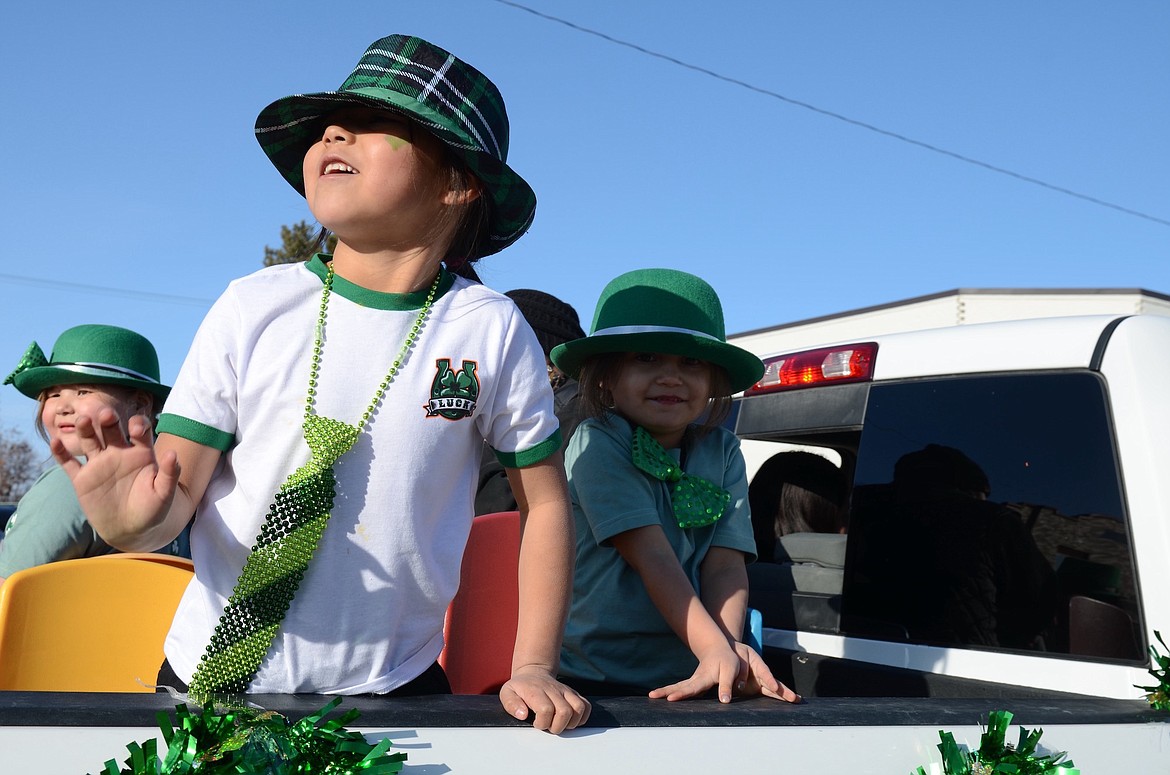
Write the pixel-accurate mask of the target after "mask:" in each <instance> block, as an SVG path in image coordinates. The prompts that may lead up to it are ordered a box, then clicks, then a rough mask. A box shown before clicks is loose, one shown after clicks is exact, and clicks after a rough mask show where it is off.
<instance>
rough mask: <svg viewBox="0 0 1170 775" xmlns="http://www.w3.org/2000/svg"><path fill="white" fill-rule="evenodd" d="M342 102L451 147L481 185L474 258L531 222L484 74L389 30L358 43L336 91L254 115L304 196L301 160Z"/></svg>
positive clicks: (504, 123) (268, 146)
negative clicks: (480, 238) (406, 122)
mask: <svg viewBox="0 0 1170 775" xmlns="http://www.w3.org/2000/svg"><path fill="white" fill-rule="evenodd" d="M347 105H365V106H366V107H371V108H378V109H381V110H389V111H392V112H394V113H397V114H399V115H402V116H405V117H406V118H408V119H410V120H411V121H414V122H416V123H417V124H419V125H420V126H422V127H423V128H425V129H426V130H427V131H429V132H430V133H431V134H433V135H434V136H435V137H437V138H439V140H441V141H442V142H443V143H444V144H446V146H447V147H448V148H449V149H451V152H452V153H454V154H455V156H456V157H457V158H459V159H460V160H461V161H462V162H463V163H464V164H466V165H467V167H468V169H470V170H471V172H472V173H473V174H474V175H475V176H476V177H477V178H479V181H480V183H482V184H483V187H484V193H485V194H486V196H487V202H488V204H489V208H488V209H489V215H488V230H489V237H488V239H487V241H486V243H485V244H484V245H483V246H482V247H481V249H480V250H479V252H478V254H477V255H474V256H468V258H479V257H481V256H486V255H491V254H492V253H496V252H498V251H500V250H503V249H504V248H506V247H507V246H508V245H511V244H512V243H513V242H515V241H516V240H517V239H519V238H520V237H521V235H523V234H524V232H526V231H527V230H528V227H529V226H531V225H532V218H533V216H534V215H535V214H536V194H534V193H533V191H532V187H531V186H529V185H528V183H526V182H525V181H524V179H523V178H521V177H520V176H519V175H517V174H516V173H515V172H514V171H513V170H512V168H511V167H509V166H508V164H507V159H508V113H507V111H506V110H505V108H504V98H503V97H502V96H500V92H499V90H498V89H497V88H496V87H495V84H493V83H492V82H491V81H490V80H488V78H487V76H486V75H484V74H483V73H481V72H480V71H479V70H476V69H475V68H474V67H472V66H471V65H469V64H467V63H466V62H463V61H462V60H460V59H458V58H457V57H456V56H455V55H453V54H450V53H448V52H447V51H444V50H443V49H441V48H439V47H438V46H436V45H434V44H432V43H428V42H427V41H425V40H422V39H421V38H415V37H411V36H408V35H390V36H388V37H385V38H382V39H381V40H377V41H375V42H374V43H372V44H371V45H370V47H369V48H368V49H366V53H365V54H364V55H362V58H361V60H360V61H359V62H358V63H357V67H355V68H354V71H353V73H351V74H350V76H349V77H348V78H346V79H345V82H344V83H343V84H341V87H340V88H339V89H337V91H327V92H317V93H314V94H294V95H292V96H291V97H285V98H283V99H279V100H277V101H276V102H274V103H272V104H271V105H269V106H268V107H266V108H264V110H262V111H261V112H260V116H259V117H258V118H257V119H256V139H257V140H258V141H259V142H260V147H261V148H263V149H264V153H266V154H268V158H269V159H270V160H271V161H272V163H273V165H275V166H276V169H277V170H278V171H279V172H280V174H281V175H283V176H284V179H285V180H287V181H288V182H289V183H290V184H291V185H292V187H293V188H295V189H296V190H297V191H298V192H300V194H301V196H304V194H305V181H304V173H303V171H302V167H301V163H302V162H303V161H304V159H305V152H306V151H308V150H309V147H310V146H311V145H312V144H313V143H315V142H317V141H318V140H320V139H321V132H322V130H323V129H324V126H323V124H322V121H323V120H324V119H325V117H326V116H327V115H328V114H329V113H331V112H333V111H335V110H337V109H338V108H342V107H345V106H347Z"/></svg>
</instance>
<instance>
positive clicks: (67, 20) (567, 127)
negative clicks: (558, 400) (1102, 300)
mask: <svg viewBox="0 0 1170 775" xmlns="http://www.w3.org/2000/svg"><path fill="white" fill-rule="evenodd" d="M526 5H528V7H530V8H532V9H534V10H536V11H539V12H541V13H544V14H549V15H553V16H556V17H560V18H562V19H564V20H567V21H570V22H572V23H574V24H576V25H578V26H580V27H584V28H589V29H592V30H596V31H599V32H602V33H604V34H606V35H608V36H610V37H611V38H615V39H618V40H622V41H626V42H629V43H633V44H636V45H638V46H640V47H642V48H644V49H647V50H650V51H653V52H657V53H659V54H662V55H664V56H667V57H672V58H674V59H676V60H679V61H681V62H685V63H687V64H689V65H692V66H693V67H694V68H700V69H704V70H708V71H712V72H715V73H717V74H719V75H722V76H724V78H726V79H731V80H733V81H739V82H742V83H745V84H748V85H750V86H751V87H754V88H745V86H743V85H738V84H736V83H732V82H730V81H729V80H724V79H719V78H715V77H712V76H711V75H709V74H705V73H702V72H699V71H697V70H695V69H691V68H687V67H683V66H680V65H679V64H677V63H672V62H669V61H666V60H664V59H662V58H658V57H654V56H650V55H648V54H646V53H643V52H639V51H636V50H634V49H632V48H630V47H627V46H622V45H618V44H616V43H614V42H612V41H608V40H605V39H603V38H601V37H598V36H596V35H591V34H588V33H585V32H582V31H580V30H578V29H573V28H571V27H569V26H566V25H565V24H561V23H558V22H555V21H550V20H548V19H544V18H541V17H540V16H537V15H535V14H533V13H530V12H528V11H525V10H522V9H519V8H516V7H514V6H512V5H509V4H505V3H502V2H499V1H498V0H448V1H447V2H431V3H413V4H401V3H394V4H391V3H387V2H384V0H382V1H379V2H372V1H369V0H350V1H349V2H346V3H341V4H336V5H329V4H322V3H309V2H302V0H282V1H281V2H264V1H257V2H247V3H238V2H233V3H228V2H220V1H219V0H210V1H206V2H201V3H183V4H173V3H159V2H149V3H147V2H136V1H130V2H120V3H117V4H102V3H80V2H55V1H54V0H44V1H43V2H38V3H8V4H6V5H5V6H4V9H3V10H0V28H2V29H4V31H5V35H4V38H5V40H4V44H3V46H0V105H2V106H3V111H4V116H5V120H4V121H2V122H0V143H2V147H3V148H4V149H5V165H4V166H5V171H4V173H3V174H0V227H2V228H3V233H4V234H5V235H6V237H7V239H8V244H9V258H8V261H6V262H5V264H4V266H3V267H2V268H0V287H2V288H3V290H4V294H3V298H4V302H3V308H2V311H0V320H2V322H3V328H2V330H3V332H4V334H3V339H2V340H0V345H2V346H0V362H5V361H4V359H7V361H6V362H7V363H9V364H12V365H15V362H16V360H17V358H18V357H19V356H20V354H21V353H22V352H23V350H24V348H25V346H26V345H27V344H28V343H29V342H30V341H32V340H34V339H35V340H37V341H38V342H40V343H41V345H42V346H43V347H44V348H45V350H46V351H48V350H49V348H50V347H51V345H52V343H53V341H54V339H55V338H56V336H57V334H59V333H60V332H61V331H62V330H64V329H65V328H68V327H69V326H72V325H77V324H80V323H94V322H99V323H111V324H115V325H123V326H127V327H129V328H133V329H135V330H138V331H141V332H142V333H144V334H146V335H147V336H149V337H150V338H151V339H152V340H153V341H154V342H155V343H156V345H157V346H158V349H159V351H160V356H161V360H162V370H163V377H164V381H170V380H173V379H174V376H175V375H176V373H177V372H178V368H179V365H180V364H181V362H182V358H183V356H184V354H185V353H186V348H187V345H188V344H189V342H190V339H191V337H192V335H193V333H194V331H195V329H196V327H197V326H198V324H199V321H200V319H201V318H202V316H203V314H204V312H205V311H206V309H207V307H208V306H209V304H210V302H211V301H212V300H213V299H214V298H215V297H216V296H217V295H218V294H219V293H220V291H221V290H222V289H223V287H224V286H225V285H226V284H227V283H228V282H229V281H230V280H231V279H233V278H235V277H238V276H241V275H244V274H247V273H249V272H252V271H255V270H256V269H258V268H260V266H261V264H262V259H263V252H264V246H265V245H277V244H279V230H280V226H281V225H283V224H288V223H292V222H295V221H299V220H301V219H307V218H311V216H310V215H309V214H308V211H307V209H306V207H305V205H304V200H303V199H301V198H300V197H298V196H297V195H296V193H295V192H294V191H293V190H292V189H291V188H290V187H289V186H288V185H287V184H286V183H284V181H283V180H282V179H281V178H280V177H279V176H278V175H277V173H276V172H275V171H274V170H273V169H272V167H271V166H270V165H269V163H268V161H267V159H266V158H265V157H264V155H263V154H262V153H261V151H260V149H259V146H258V145H257V143H256V141H255V140H254V138H253V135H252V126H253V122H254V120H255V117H256V114H257V113H258V112H259V110H260V109H261V108H262V107H263V106H265V105H266V104H268V103H269V102H271V101H272V100H274V99H277V98H279V97H283V96H286V95H288V94H291V93H294V92H303V91H318V90H325V89H331V88H335V87H336V86H338V85H339V84H340V83H341V81H342V80H344V78H345V77H346V75H348V73H349V71H350V69H351V68H352V67H353V65H354V64H355V63H356V62H357V59H358V58H359V57H360V55H361V53H362V52H363V51H364V50H365V47H366V46H367V45H368V44H369V43H370V42H372V41H373V40H374V39H376V38H378V37H381V36H382V35H385V34H390V33H394V32H402V33H410V34H416V35H420V36H422V37H424V38H427V39H430V40H432V41H434V42H435V43H438V44H439V45H441V46H443V47H445V48H447V49H449V50H451V51H452V52H454V53H456V54H457V55H459V56H460V57H462V58H464V59H466V60H467V61H469V62H471V63H472V64H474V65H475V66H477V67H478V68H480V69H481V70H483V71H484V72H485V73H487V74H488V75H489V76H490V77H491V78H492V79H493V80H495V81H496V83H497V84H498V85H499V86H500V88H501V91H502V92H503V94H504V97H505V99H506V100H507V103H508V109H509V114H510V116H511V119H512V148H511V154H510V157H509V161H510V163H511V164H512V166H513V167H514V168H515V169H516V170H517V171H519V172H520V174H522V175H523V176H524V177H525V178H526V179H527V180H528V181H529V182H530V183H531V184H532V186H533V188H534V189H535V190H536V192H537V196H538V198H539V206H538V211H537V217H536V221H535V224H534V226H533V228H532V230H531V232H530V233H529V234H528V235H526V236H525V237H524V238H523V239H521V240H520V241H519V242H518V243H517V244H516V245H514V246H513V247H511V248H509V249H507V250H506V251H504V252H503V253H502V254H500V255H498V256H493V257H491V258H489V259H486V260H485V261H484V262H483V263H482V264H481V265H480V271H481V275H482V276H483V278H484V280H485V282H487V283H488V284H489V285H492V286H493V287H496V288H499V289H500V290H509V289H512V288H517V287H530V288H539V289H542V290H546V291H549V292H551V293H554V294H556V295H558V296H560V297H562V298H564V299H565V300H567V301H569V302H570V303H572V304H573V305H574V306H575V307H576V308H577V309H578V311H579V312H580V314H581V317H582V318H583V321H584V322H585V325H586V327H588V321H589V319H591V317H592V313H593V305H594V303H595V302H596V299H597V296H598V294H599V292H600V290H601V288H602V287H603V286H604V285H605V283H606V282H607V281H608V280H610V279H611V278H612V277H614V276H616V275H617V274H620V273H621V272H624V271H627V270H629V269H634V268H638V267H645V266H672V267H676V268H679V269H684V270H687V271H691V272H694V273H696V274H698V275H701V276H703V277H704V278H706V279H707V280H709V281H710V282H711V283H712V285H714V286H715V288H716V290H717V291H718V292H719V294H720V296H721V297H722V299H723V303H724V307H725V311H726V317H727V328H728V331H729V332H731V333H734V332H741V331H746V330H751V329H755V328H762V327H766V326H770V325H776V324H780V323H785V322H791V321H795V320H801V319H805V318H809V317H814V316H818V315H825V314H831V313H834V312H840V311H843V310H847V309H854V308H857V307H863V306H868V305H871V304H881V303H885V302H890V301H895V300H898V299H903V298H907V297H911V296H918V295H922V294H928V293H935V292H939V291H945V290H950V289H953V288H959V287H997V288H1000V287H1046V288H1053V287H1060V288H1080V287H1087V288H1103V287H1110V288H1120V287H1129V288H1132V287H1140V288H1146V289H1149V290H1154V291H1160V292H1163V293H1166V292H1170V223H1167V222H1168V221H1170V143H1168V142H1167V138H1168V137H1170V45H1167V40H1170V4H1167V3H1165V2H1162V0H1130V1H1129V2H1122V3H1110V4H1103V3H1097V2H1088V1H1087V0H1065V1H1061V2H1057V0H1039V1H1036V2H1027V3H1020V2H1008V1H1007V0H988V2H982V3H939V2H926V1H925V0H922V1H920V2H908V1H906V2H899V1H891V2H883V3H873V2H865V1H864V0H852V1H851V2H826V1H824V0H817V1H814V0H802V2H788V1H787V0H777V2H771V3H760V2H758V0H724V1H723V2H720V3H718V4H711V3H700V2H694V1H693V0H669V1H668V0H641V1H640V2H633V3H631V2H629V0H592V1H591V2H589V3H583V2H581V3H568V2H550V0H527V1H526ZM800 103H803V105H805V106H812V107H813V108H816V109H817V110H812V109H809V107H804V106H802V105H801V104H800ZM818 111H826V112H827V113H829V114H836V116H839V117H844V118H847V119H850V120H851V121H852V122H860V123H861V124H866V125H869V126H870V127H875V128H878V129H880V130H883V131H884V132H888V133H892V134H894V135H900V136H902V137H906V138H910V139H912V140H915V141H917V142H919V143H925V144H927V145H930V146H934V147H936V148H940V149H944V150H945V151H948V152H950V153H952V154H958V155H959V156H963V157H967V158H969V159H974V160H977V161H979V162H982V163H983V164H985V165H990V166H992V167H997V168H1001V169H1003V170H1008V171H1010V172H1013V173H1015V174H1016V175H1021V176H1024V177H1028V178H1034V179H1037V180H1040V181H1043V182H1044V183H1046V184H1048V185H1049V186H1054V187H1057V188H1063V189H1067V190H1070V191H1074V192H1077V193H1079V194H1083V195H1085V196H1088V197H1092V198H1094V199H1097V200H1101V201H1103V202H1106V203H1110V204H1113V205H1117V206H1119V207H1122V208H1126V209H1128V210H1133V211H1136V212H1137V213H1140V215H1134V214H1131V213H1126V212H1122V211H1120V210H1118V209H1114V208H1112V207H1108V206H1105V205H1102V204H1096V203H1093V202H1090V201H1086V200H1085V199H1082V198H1078V197H1074V196H1070V195H1068V194H1065V193H1061V192H1058V191H1055V190H1053V189H1052V188H1047V187H1044V186H1040V185H1036V184H1034V183H1029V182H1026V181H1023V180H1021V179H1019V178H1017V177H1013V176H1010V175H1007V174H1003V173H1001V172H996V171H993V170H991V169H988V167H986V166H980V165H978V164H973V163H970V162H966V161H962V160H959V159H956V158H955V157H954V156H950V155H945V154H942V153H938V152H934V151H930V150H928V149H925V148H923V147H922V146H921V145H916V144H912V143H909V142H906V141H904V140H900V139H897V138H895V137H892V136H890V135H889V134H883V133H881V132H878V131H874V130H873V129H869V128H866V127H863V126H859V125H858V124H857V123H851V122H850V121H845V120H842V118H839V117H834V116H833V115H827V114H826V113H825V112H818ZM1143 216H1146V217H1143ZM106 289H112V290H106ZM8 368H10V366H4V367H3V368H2V369H0V370H2V371H4V373H7V370H8ZM32 410H33V406H32V403H31V402H30V401H28V400H27V399H25V398H24V397H23V396H21V395H20V394H18V393H17V392H16V391H15V390H14V389H13V388H11V387H5V388H3V389H0V426H3V427H8V428H16V429H17V430H18V431H20V432H24V433H28V434H29V435H30V436H31V415H32ZM37 443H38V444H39V442H37Z"/></svg>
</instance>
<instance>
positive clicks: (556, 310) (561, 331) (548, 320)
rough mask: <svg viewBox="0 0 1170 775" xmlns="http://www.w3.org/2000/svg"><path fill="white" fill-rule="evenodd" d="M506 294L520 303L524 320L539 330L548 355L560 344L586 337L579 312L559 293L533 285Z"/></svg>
mask: <svg viewBox="0 0 1170 775" xmlns="http://www.w3.org/2000/svg"><path fill="white" fill-rule="evenodd" d="M505 295H506V296H507V297H508V298H510V299H511V300H512V301H514V302H516V306H517V307H519V308H520V312H522V313H523V314H524V319H525V320H527V321H528V325H530V326H532V330H533V331H535V332H536V338H537V339H538V340H539V341H540V347H541V349H542V350H544V355H545V357H546V358H547V357H548V354H549V352H550V351H551V350H552V348H554V347H556V346H557V345H558V344H562V343H563V342H568V341H570V340H573V339H580V338H582V337H584V336H585V332H584V331H582V330H581V320H580V318H578V317H577V311H576V310H575V309H573V308H572V307H571V306H569V305H568V304H566V303H565V302H563V301H561V300H560V299H558V298H557V297H556V296H553V295H551V294H548V293H545V292H544V291H534V290H532V289H530V288H517V289H516V290H514V291H508V292H507V293H506V294H505Z"/></svg>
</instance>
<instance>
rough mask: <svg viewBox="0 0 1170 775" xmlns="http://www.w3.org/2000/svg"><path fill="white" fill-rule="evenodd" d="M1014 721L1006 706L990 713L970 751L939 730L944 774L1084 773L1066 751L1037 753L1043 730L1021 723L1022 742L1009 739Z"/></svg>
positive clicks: (923, 773) (924, 774)
mask: <svg viewBox="0 0 1170 775" xmlns="http://www.w3.org/2000/svg"><path fill="white" fill-rule="evenodd" d="M1011 723H1012V714H1011V713H1009V712H1008V711H1006V710H996V711H992V712H991V713H989V714H987V728H986V729H985V730H984V732H983V737H982V738H981V739H980V741H979V750H977V751H968V750H967V749H966V747H964V746H960V745H959V744H958V743H956V742H955V736H954V735H953V734H951V733H950V732H946V731H943V730H939V733H938V735H939V737H940V738H941V739H942V742H941V743H939V745H938V750H939V753H941V754H942V760H943V765H942V773H943V775H997V774H998V773H1005V775H1006V773H1012V774H1013V775H1080V772H1081V771H1080V770H1079V769H1077V768H1076V767H1075V766H1074V765H1073V763H1072V761H1071V760H1069V759H1066V758H1065V757H1066V756H1067V754H1065V753H1064V752H1063V751H1062V752H1060V753H1057V754H1053V755H1051V756H1039V755H1037V753H1036V745H1037V744H1038V743H1039V742H1040V735H1042V734H1043V730H1040V729H1037V730H1034V731H1029V730H1028V729H1027V728H1025V727H1020V739H1019V742H1017V743H1016V744H1015V745H1014V746H1012V745H1010V744H1009V743H1007V742H1006V739H1007V731H1008V726H1009V725H1010V724H1011ZM932 773H933V774H935V775H937V773H938V769H937V767H932V769H931V770H930V771H928V770H927V769H926V768H925V767H919V768H918V769H916V770H914V772H912V773H911V775H932Z"/></svg>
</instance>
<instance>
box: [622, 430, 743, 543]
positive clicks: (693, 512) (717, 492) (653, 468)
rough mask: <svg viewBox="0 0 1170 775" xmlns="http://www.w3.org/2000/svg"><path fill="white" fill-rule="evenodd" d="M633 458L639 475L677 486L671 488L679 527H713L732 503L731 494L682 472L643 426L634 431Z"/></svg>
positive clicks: (672, 506) (673, 508)
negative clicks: (646, 475) (643, 474)
mask: <svg viewBox="0 0 1170 775" xmlns="http://www.w3.org/2000/svg"><path fill="white" fill-rule="evenodd" d="M630 457H631V459H632V460H633V462H634V466H635V467H636V468H637V469H638V470H639V471H642V472H643V473H646V474H649V475H650V476H652V477H654V478H655V479H657V480H659V481H661V482H669V483H671V484H673V485H674V486H673V487H671V488H670V507H671V509H672V510H673V511H674V518H675V519H676V520H677V521H678V526H679V527H682V528H688V527H703V526H705V525H711V524H714V523H715V521H716V520H718V519H719V518H720V517H722V516H723V512H724V510H726V508H727V504H728V503H730V502H731V493H729V492H727V490H724V489H723V488H721V487H716V486H715V485H714V484H712V483H711V482H709V481H707V480H706V479H704V478H703V477H701V476H695V475H694V474H688V473H686V472H685V471H683V470H682V466H680V465H679V464H678V461H676V460H675V459H674V458H673V457H671V456H670V453H668V452H667V451H666V450H665V449H663V448H662V445H661V444H659V443H658V441H657V440H656V439H655V438H654V437H653V436H651V435H650V432H649V431H648V430H646V429H645V428H643V427H642V426H640V425H638V426H635V428H634V437H633V440H632V442H631V445H630Z"/></svg>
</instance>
